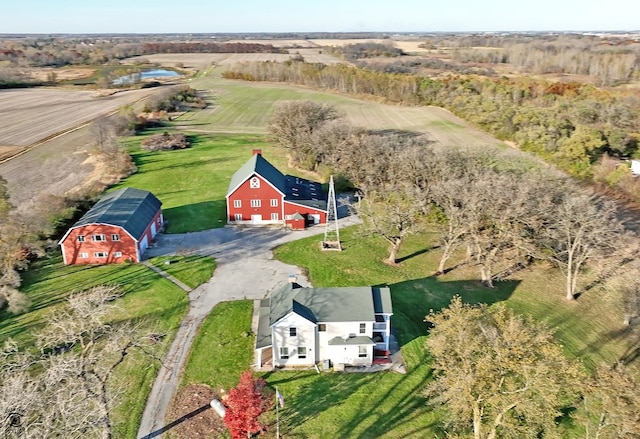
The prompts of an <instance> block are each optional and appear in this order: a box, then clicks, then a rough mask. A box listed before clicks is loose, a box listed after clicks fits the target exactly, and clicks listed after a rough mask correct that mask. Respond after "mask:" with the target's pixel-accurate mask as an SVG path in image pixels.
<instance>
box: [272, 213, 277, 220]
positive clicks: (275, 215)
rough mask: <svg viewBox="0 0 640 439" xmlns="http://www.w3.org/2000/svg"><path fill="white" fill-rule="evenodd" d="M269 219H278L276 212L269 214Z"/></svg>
mask: <svg viewBox="0 0 640 439" xmlns="http://www.w3.org/2000/svg"><path fill="white" fill-rule="evenodd" d="M271 219H272V220H273V221H278V214H277V213H272V214H271Z"/></svg>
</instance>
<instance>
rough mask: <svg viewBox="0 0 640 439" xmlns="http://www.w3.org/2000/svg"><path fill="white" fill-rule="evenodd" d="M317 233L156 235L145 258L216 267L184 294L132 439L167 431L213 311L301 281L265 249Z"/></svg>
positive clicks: (343, 222)
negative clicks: (194, 259)
mask: <svg viewBox="0 0 640 439" xmlns="http://www.w3.org/2000/svg"><path fill="white" fill-rule="evenodd" d="M358 222H359V220H358V219H357V218H356V217H346V218H342V219H340V226H341V227H344V226H347V225H351V224H356V223H358ZM322 233H324V226H315V227H311V228H309V229H306V230H300V231H286V230H284V229H280V228H277V229H276V228H262V227H260V228H248V227H247V228H236V227H225V228H221V229H212V230H205V231H202V232H194V233H186V234H180V235H177V234H176V235H165V234H160V235H158V240H157V243H156V245H155V246H154V247H152V248H150V249H148V250H147V254H146V256H148V257H153V256H162V255H170V254H198V255H204V256H211V257H213V258H215V260H216V264H217V267H216V270H215V273H214V276H213V277H212V278H211V279H210V280H209V281H208V282H207V283H205V284H203V285H200V286H199V287H198V288H196V289H194V290H193V291H191V292H190V293H189V303H190V306H189V313H188V314H187V316H186V317H185V319H184V320H183V321H182V323H181V324H180V328H179V329H178V332H177V334H176V338H175V339H174V341H173V343H172V344H171V347H170V348H169V353H168V354H167V357H166V359H165V362H164V365H163V367H161V368H160V371H159V373H158V376H157V377H156V380H155V382H154V385H153V388H152V389H151V393H150V394H149V399H148V400H147V405H146V407H145V411H144V413H143V415H142V421H141V424H140V429H139V430H138V436H137V437H138V438H149V439H150V438H156V437H160V436H161V435H162V433H164V432H165V431H167V430H168V429H169V428H171V424H169V425H167V424H166V422H165V417H166V415H167V411H168V408H169V404H170V403H171V399H172V397H173V395H174V393H175V390H176V389H177V387H178V383H179V379H180V375H181V372H182V368H183V366H184V363H185V360H186V358H187V355H188V353H189V349H190V347H191V343H192V342H193V338H194V336H195V335H196V333H197V330H198V327H199V326H200V324H201V323H202V321H203V320H204V318H205V317H206V316H207V315H208V314H209V312H211V310H212V309H213V307H214V306H216V305H217V304H218V303H220V302H223V301H228V300H240V299H263V298H265V296H266V295H267V294H268V293H269V292H270V291H271V290H273V289H274V288H275V287H276V286H278V285H281V284H283V283H285V282H287V278H288V276H289V275H290V274H295V275H297V276H298V278H299V279H302V277H303V275H302V273H301V271H300V269H299V268H298V267H296V266H293V265H288V264H284V263H282V262H280V261H277V260H275V259H273V253H272V252H271V249H273V248H274V247H277V246H278V245H280V244H284V243H286V242H289V241H295V240H297V239H300V238H304V237H307V236H311V235H318V234H322ZM319 238H320V237H319ZM318 245H319V244H318Z"/></svg>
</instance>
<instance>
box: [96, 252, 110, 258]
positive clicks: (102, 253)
mask: <svg viewBox="0 0 640 439" xmlns="http://www.w3.org/2000/svg"><path fill="white" fill-rule="evenodd" d="M107 256H109V253H107V252H94V253H93V257H94V258H106V257H107Z"/></svg>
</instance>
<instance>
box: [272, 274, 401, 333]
mask: <svg viewBox="0 0 640 439" xmlns="http://www.w3.org/2000/svg"><path fill="white" fill-rule="evenodd" d="M376 302H379V303H380V304H383V305H381V306H379V307H378V306H375V304H376ZM378 309H380V311H378ZM292 311H293V312H296V313H297V314H299V315H301V316H302V317H304V318H306V319H307V320H309V321H312V322H314V323H315V322H355V321H373V320H375V317H374V313H375V312H388V313H392V311H391V293H390V291H389V288H388V287H380V288H379V287H342V288H302V287H300V286H299V285H297V284H287V285H285V286H283V287H282V288H280V289H279V290H277V291H274V292H273V293H272V294H271V312H270V314H269V322H270V324H271V325H273V324H274V323H275V322H277V321H278V320H280V319H281V318H283V317H284V316H286V315H287V314H289V313H290V312H292Z"/></svg>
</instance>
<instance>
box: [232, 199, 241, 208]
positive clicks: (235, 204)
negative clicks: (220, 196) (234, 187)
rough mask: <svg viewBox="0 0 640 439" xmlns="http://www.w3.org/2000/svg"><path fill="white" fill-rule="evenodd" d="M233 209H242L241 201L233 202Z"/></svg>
mask: <svg viewBox="0 0 640 439" xmlns="http://www.w3.org/2000/svg"><path fill="white" fill-rule="evenodd" d="M233 207H242V200H233Z"/></svg>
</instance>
